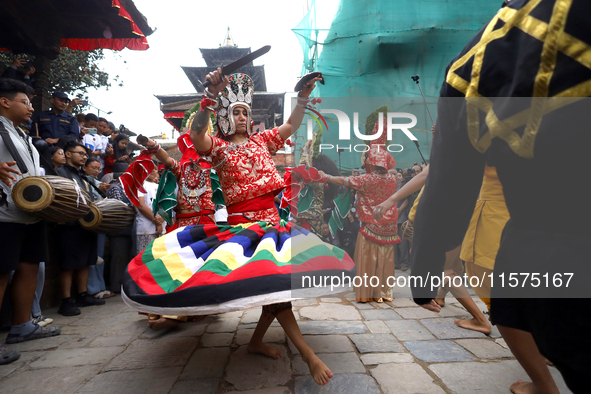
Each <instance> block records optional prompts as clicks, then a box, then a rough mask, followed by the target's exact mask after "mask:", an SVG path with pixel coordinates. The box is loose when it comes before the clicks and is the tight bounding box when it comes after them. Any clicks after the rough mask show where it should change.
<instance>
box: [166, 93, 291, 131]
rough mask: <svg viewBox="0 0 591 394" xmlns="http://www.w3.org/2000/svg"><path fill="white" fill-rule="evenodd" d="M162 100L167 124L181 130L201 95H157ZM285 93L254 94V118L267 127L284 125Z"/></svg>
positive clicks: (256, 121)
mask: <svg viewBox="0 0 591 394" xmlns="http://www.w3.org/2000/svg"><path fill="white" fill-rule="evenodd" d="M155 96H156V97H157V98H158V99H159V100H160V110H161V111H162V112H163V113H164V118H165V119H166V121H167V122H169V123H170V124H171V125H173V126H174V127H175V128H176V129H177V130H180V127H181V123H182V120H183V117H184V115H185V111H187V110H189V109H191V108H193V107H194V106H195V105H196V104H197V103H198V102H199V101H200V100H201V94H199V93H198V94H194V93H189V94H177V95H155ZM284 97H285V93H272V92H254V97H253V109H252V118H253V120H254V121H255V123H260V122H264V123H265V126H266V127H273V126H274V125H275V124H283V100H284Z"/></svg>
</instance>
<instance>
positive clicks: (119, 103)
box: [88, 0, 335, 137]
mask: <svg viewBox="0 0 591 394" xmlns="http://www.w3.org/2000/svg"><path fill="white" fill-rule="evenodd" d="M321 1H323V0H321ZM331 1H332V2H335V1H333V0H331ZM134 3H135V5H136V6H137V8H138V9H139V10H140V12H141V13H142V14H143V15H144V16H145V17H146V18H147V19H148V23H149V25H150V26H151V27H152V28H153V29H157V30H156V31H155V32H154V33H153V34H152V35H151V36H149V37H148V43H149V45H150V49H148V50H147V51H130V50H127V49H126V50H124V51H121V52H112V51H109V50H105V54H106V56H107V59H106V60H105V61H103V62H101V67H102V68H103V69H104V70H105V71H107V72H108V73H109V74H111V75H113V76H114V75H119V76H120V77H121V79H122V80H123V83H124V86H123V87H117V86H114V87H111V88H110V89H109V90H106V89H100V90H93V91H91V92H89V94H88V96H89V100H90V102H91V103H92V104H94V105H95V106H96V107H98V108H100V109H101V115H103V111H112V114H111V115H108V116H107V118H108V119H109V120H110V121H112V122H114V123H115V125H116V126H119V125H120V124H124V125H125V126H126V127H128V128H129V129H130V130H132V131H134V132H136V133H138V134H139V133H142V134H144V135H148V136H156V135H159V134H161V133H162V132H167V134H168V135H169V137H170V130H171V129H172V127H171V126H170V125H169V124H168V123H167V122H166V121H165V120H164V118H163V114H162V112H161V111H160V107H159V101H158V99H157V98H156V97H154V95H155V94H177V93H194V92H195V89H194V88H193V86H192V85H191V83H190V82H189V79H188V78H187V77H186V75H185V73H184V72H183V70H182V69H181V66H194V67H198V66H205V65H206V64H205V61H204V60H203V58H202V57H201V53H200V51H199V48H217V47H218V46H219V45H220V43H221V42H222V41H223V39H224V37H225V34H226V30H227V28H228V27H230V33H231V35H232V37H233V39H234V41H235V43H236V44H237V45H238V46H239V47H250V48H252V50H253V51H254V50H256V49H258V48H260V47H262V46H264V45H271V50H270V51H269V52H268V53H267V54H266V55H263V56H262V57H260V58H259V59H257V60H255V61H254V64H255V65H265V74H266V77H267V90H268V91H270V92H289V91H291V90H293V87H294V86H295V84H296V82H297V78H298V77H299V76H300V72H301V69H302V61H303V54H302V49H301V47H300V44H299V42H298V40H297V38H296V35H295V34H294V33H293V32H292V31H291V29H292V28H294V27H296V26H297V25H298V23H299V22H300V21H301V20H302V18H303V17H304V15H305V13H306V10H307V4H308V3H309V0H290V1H277V0H274V1H271V0H257V1H251V2H245V1H236V0H227V1H224V2H213V3H211V2H210V3H205V2H201V1H194V0H170V1H165V2H162V1H156V0H134ZM216 4H219V5H220V6H219V7H217V9H216V7H215V5H216ZM222 5H223V6H224V8H222ZM330 19H332V15H331V16H330ZM329 22H330V20H329ZM329 22H328V23H329ZM255 88H256V87H255ZM92 111H93V112H95V113H96V110H95V109H92Z"/></svg>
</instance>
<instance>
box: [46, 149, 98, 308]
mask: <svg viewBox="0 0 591 394" xmlns="http://www.w3.org/2000/svg"><path fill="white" fill-rule="evenodd" d="M64 150H65V155H66V164H62V165H61V166H60V167H58V168H57V170H56V171H57V173H58V175H59V176H62V177H64V178H68V179H71V180H73V181H74V182H76V183H77V184H78V186H79V187H80V189H81V190H84V191H86V192H88V195H89V196H90V200H92V193H91V192H90V185H89V184H88V183H87V182H86V180H85V179H84V175H83V174H82V173H81V172H80V166H82V165H83V164H84V163H86V159H88V154H87V153H86V148H84V145H82V144H80V143H79V142H71V143H69V144H68V145H66V146H65V149H64ZM88 202H89V203H90V201H88ZM57 228H58V231H57V238H58V249H59V252H60V259H59V260H60V268H61V272H60V290H61V295H62V298H63V300H62V304H61V306H60V308H59V310H58V313H61V314H62V315H64V316H75V315H79V314H80V309H78V308H77V307H78V306H90V305H103V304H104V303H105V301H104V300H99V299H95V298H93V297H92V296H91V295H89V294H88V293H87V288H86V285H87V282H88V266H89V265H94V264H96V261H97V235H96V234H95V233H93V232H91V231H88V230H85V229H84V228H82V227H81V226H80V224H79V223H78V221H73V222H69V223H66V224H64V225H60V226H57ZM74 274H75V276H76V284H77V287H78V299H77V302H76V303H74V299H73V298H72V297H71V294H70V289H71V288H72V281H73V279H74Z"/></svg>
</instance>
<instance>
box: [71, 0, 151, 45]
mask: <svg viewBox="0 0 591 394" xmlns="http://www.w3.org/2000/svg"><path fill="white" fill-rule="evenodd" d="M111 7H115V8H118V9H119V16H120V17H122V18H125V19H127V20H129V23H130V24H131V31H132V33H133V34H135V35H137V38H62V44H61V46H62V47H64V48H70V49H77V50H82V51H92V50H93V49H99V48H102V49H112V50H114V51H121V50H123V49H124V48H129V49H132V50H136V51H145V50H146V49H148V48H149V45H148V39H147V38H146V36H145V35H144V33H142V31H141V30H140V28H139V27H138V25H137V24H136V23H135V22H134V21H133V19H132V17H131V16H130V15H129V12H127V10H126V9H125V7H123V4H121V2H120V0H113V1H112V3H111Z"/></svg>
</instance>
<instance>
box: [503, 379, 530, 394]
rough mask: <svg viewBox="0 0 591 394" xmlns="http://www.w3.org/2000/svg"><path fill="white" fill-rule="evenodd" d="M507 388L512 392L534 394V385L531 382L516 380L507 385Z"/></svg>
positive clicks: (515, 393)
mask: <svg viewBox="0 0 591 394" xmlns="http://www.w3.org/2000/svg"><path fill="white" fill-rule="evenodd" d="M509 390H511V392H512V393H514V394H534V393H535V392H536V387H535V386H534V384H533V383H532V382H523V381H521V380H518V381H517V382H515V383H513V384H512V385H511V387H509Z"/></svg>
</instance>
